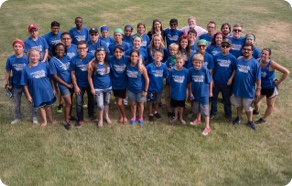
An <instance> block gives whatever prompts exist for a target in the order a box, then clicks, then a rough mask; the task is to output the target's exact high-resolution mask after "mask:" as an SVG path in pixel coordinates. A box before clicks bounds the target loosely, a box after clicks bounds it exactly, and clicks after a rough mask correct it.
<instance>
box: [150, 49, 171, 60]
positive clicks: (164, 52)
mask: <svg viewBox="0 0 292 186" xmlns="http://www.w3.org/2000/svg"><path fill="white" fill-rule="evenodd" d="M154 50H156V49H154ZM158 50H159V49H158ZM147 53H148V64H149V63H153V62H154V59H153V55H154V51H153V52H152V54H151V51H150V47H148V48H147ZM168 56H169V53H168V50H167V48H166V47H164V48H163V55H162V62H163V63H165V62H166V61H167V59H168Z"/></svg>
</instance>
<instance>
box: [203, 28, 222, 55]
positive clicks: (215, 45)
mask: <svg viewBox="0 0 292 186" xmlns="http://www.w3.org/2000/svg"><path fill="white" fill-rule="evenodd" d="M222 40H223V34H222V32H217V33H216V34H215V35H214V37H213V39H212V41H211V45H209V46H208V47H207V49H206V52H208V53H209V54H211V55H212V56H213V57H214V56H216V55H217V54H220V53H221V52H222V50H221V43H222Z"/></svg>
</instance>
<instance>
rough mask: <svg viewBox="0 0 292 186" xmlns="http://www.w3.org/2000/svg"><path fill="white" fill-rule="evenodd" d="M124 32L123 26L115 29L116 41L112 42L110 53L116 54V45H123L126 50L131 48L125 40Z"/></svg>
mask: <svg viewBox="0 0 292 186" xmlns="http://www.w3.org/2000/svg"><path fill="white" fill-rule="evenodd" d="M123 34H124V31H123V30H122V29H121V28H116V29H115V30H114V42H113V43H111V44H110V45H109V47H108V48H109V51H110V53H109V55H114V49H115V47H116V45H121V46H123V47H124V49H125V50H128V49H129V48H130V45H129V44H128V43H127V42H125V41H123Z"/></svg>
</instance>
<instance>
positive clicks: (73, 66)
mask: <svg viewBox="0 0 292 186" xmlns="http://www.w3.org/2000/svg"><path fill="white" fill-rule="evenodd" d="M93 58H94V56H93V55H92V54H91V53H88V54H87V55H86V57H85V58H84V59H80V57H79V55H77V56H75V57H73V58H72V59H71V60H70V66H69V70H70V71H75V76H76V81H77V85H78V87H83V88H87V87H89V83H88V77H87V76H88V70H87V66H88V63H89V62H90V61H91V60H92V59H93Z"/></svg>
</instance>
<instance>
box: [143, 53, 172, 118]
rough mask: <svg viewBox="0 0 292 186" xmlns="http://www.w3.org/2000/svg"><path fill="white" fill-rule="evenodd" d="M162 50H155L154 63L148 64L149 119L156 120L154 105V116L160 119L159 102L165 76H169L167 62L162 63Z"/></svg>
mask: <svg viewBox="0 0 292 186" xmlns="http://www.w3.org/2000/svg"><path fill="white" fill-rule="evenodd" d="M162 55H163V54H162V52H161V51H158V50H157V51H155V52H154V56H153V58H154V63H150V64H149V65H147V66H146V69H147V73H148V77H149V81H150V83H149V89H148V94H147V101H148V111H149V121H150V122H151V121H154V118H153V108H152V107H153V106H152V104H153V105H154V116H155V117H156V118H157V119H159V118H161V115H160V114H159V113H158V108H159V103H160V102H161V93H162V89H163V78H167V77H168V70H167V67H166V65H165V63H162V62H161V60H162Z"/></svg>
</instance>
